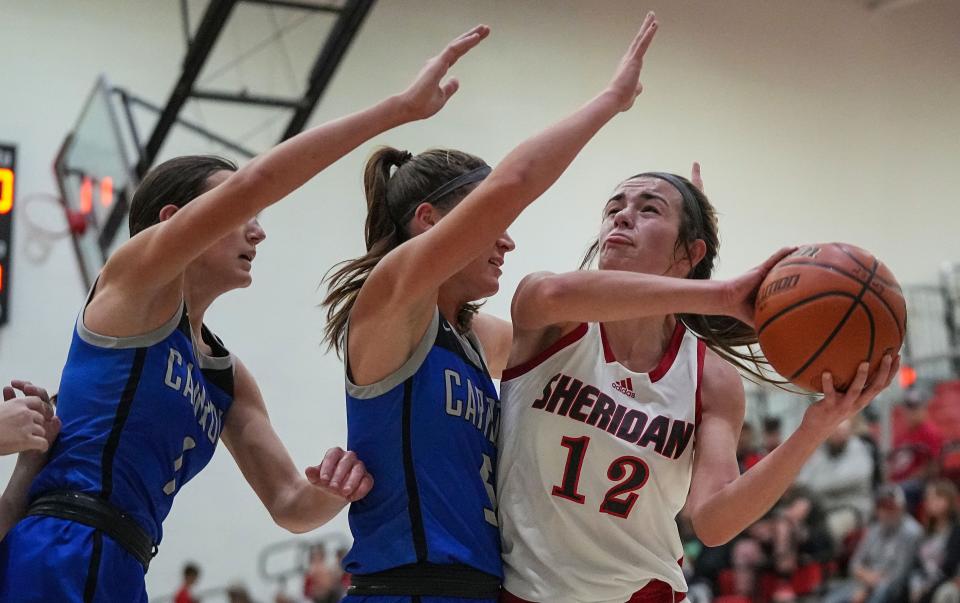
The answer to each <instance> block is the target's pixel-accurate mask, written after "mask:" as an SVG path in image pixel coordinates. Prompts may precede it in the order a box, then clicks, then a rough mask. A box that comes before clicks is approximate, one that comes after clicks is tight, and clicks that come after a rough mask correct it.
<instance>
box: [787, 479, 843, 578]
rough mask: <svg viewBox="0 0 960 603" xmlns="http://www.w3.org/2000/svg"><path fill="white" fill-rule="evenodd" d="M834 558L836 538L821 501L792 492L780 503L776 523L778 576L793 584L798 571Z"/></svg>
mask: <svg viewBox="0 0 960 603" xmlns="http://www.w3.org/2000/svg"><path fill="white" fill-rule="evenodd" d="M832 557H833V538H831V536H830V531H829V529H828V528H827V522H826V514H825V513H824V511H823V507H822V505H821V503H820V501H819V500H818V498H817V496H816V495H815V494H814V493H813V492H812V491H811V490H808V489H806V488H803V487H798V486H795V487H793V488H791V489H790V490H788V491H787V492H786V493H785V494H784V495H783V498H782V499H781V501H780V505H779V507H778V512H777V517H776V520H775V523H774V533H773V560H774V562H773V566H774V572H775V573H776V574H777V575H778V576H779V577H780V578H782V579H785V580H790V579H791V578H793V576H794V575H795V574H796V572H797V570H798V569H801V568H802V567H804V566H807V565H810V564H819V563H825V562H827V561H829V560H830V559H831V558H832ZM801 594H805V593H801Z"/></svg>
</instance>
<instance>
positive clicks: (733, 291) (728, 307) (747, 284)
mask: <svg viewBox="0 0 960 603" xmlns="http://www.w3.org/2000/svg"><path fill="white" fill-rule="evenodd" d="M796 249H797V248H796V247H783V248H781V249H780V250H778V251H777V252H776V253H774V254H773V255H771V256H770V257H769V258H767V260H766V261H765V262H764V263H762V264H760V265H759V266H757V267H756V268H753V269H752V270H749V271H747V272H745V273H744V274H742V275H740V276H738V277H737V278H734V279H731V280H729V281H726V282H725V283H723V287H724V304H723V309H722V311H721V312H717V313H718V314H723V315H725V316H732V317H733V318H736V319H737V320H739V321H740V322H743V323H746V324H748V325H750V326H751V327H753V326H755V325H754V321H753V316H754V313H755V311H754V304H755V303H756V299H757V291H758V290H759V288H760V283H762V282H763V280H764V279H765V278H766V277H767V273H769V272H770V271H771V270H772V269H773V267H774V266H776V265H777V263H779V262H780V260H782V259H783V258H785V257H787V256H788V255H790V254H791V253H793V252H794V251H796Z"/></svg>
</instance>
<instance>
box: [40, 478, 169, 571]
mask: <svg viewBox="0 0 960 603" xmlns="http://www.w3.org/2000/svg"><path fill="white" fill-rule="evenodd" d="M27 515H45V516H47V517H56V518H58V519H67V520H70V521H75V522H77V523H82V524H83V525H85V526H90V527H91V528H96V529H97V530H100V531H101V532H103V533H104V534H106V535H107V536H109V537H110V538H113V539H114V540H115V541H116V542H117V544H119V545H120V546H122V547H123V548H124V549H126V551H127V552H128V553H130V554H131V555H133V556H134V557H135V558H136V559H137V561H139V562H140V563H141V564H142V565H143V571H144V572H146V571H147V569H148V568H149V567H150V560H151V559H153V557H154V556H155V555H156V554H157V546H156V545H155V544H154V543H153V539H152V538H150V535H149V534H147V532H146V531H145V530H144V529H143V528H142V527H140V524H138V523H137V522H136V521H135V520H134V519H133V518H132V517H130V515H128V514H127V513H124V512H122V511H120V510H118V509H117V508H116V507H114V506H113V505H111V504H110V503H108V502H107V501H105V500H103V499H102V498H100V497H97V496H93V495H91V494H87V493H85V492H73V491H61V492H48V493H47V494H42V495H41V496H39V497H38V498H37V499H36V500H34V501H33V503H32V504H31V505H30V508H28V509H27Z"/></svg>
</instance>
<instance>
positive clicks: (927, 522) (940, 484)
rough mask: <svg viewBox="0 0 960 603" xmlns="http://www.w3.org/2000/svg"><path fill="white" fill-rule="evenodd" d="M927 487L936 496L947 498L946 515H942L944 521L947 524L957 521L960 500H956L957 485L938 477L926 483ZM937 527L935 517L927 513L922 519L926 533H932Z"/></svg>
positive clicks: (959, 514) (959, 512)
mask: <svg viewBox="0 0 960 603" xmlns="http://www.w3.org/2000/svg"><path fill="white" fill-rule="evenodd" d="M927 488H929V489H931V490H933V492H934V493H935V494H936V495H937V496H940V497H943V498H945V499H947V515H946V517H944V520H945V522H946V523H947V524H948V525H949V524H955V523H957V519H958V516H960V508H958V507H960V502H958V497H960V495H958V493H957V486H956V485H954V483H953V482H951V481H950V480H948V479H944V478H940V479H935V480H933V481H931V482H930V483H928V484H927ZM938 527H939V526H938V525H937V524H936V520H935V518H933V517H930V515H929V514H927V516H926V518H925V519H924V528H926V531H927V533H928V534H930V533H932V532H933V531H934V530H936V529H937V528H938Z"/></svg>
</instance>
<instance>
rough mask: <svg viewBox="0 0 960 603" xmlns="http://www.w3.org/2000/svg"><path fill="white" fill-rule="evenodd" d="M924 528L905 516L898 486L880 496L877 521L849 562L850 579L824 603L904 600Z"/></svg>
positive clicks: (887, 602)
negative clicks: (908, 578) (908, 577)
mask: <svg viewBox="0 0 960 603" xmlns="http://www.w3.org/2000/svg"><path fill="white" fill-rule="evenodd" d="M922 533H923V528H922V527H921V526H920V524H919V523H917V520H915V519H914V518H913V517H911V516H910V515H909V514H908V513H907V512H906V500H905V499H904V495H903V490H901V489H900V487H899V486H897V485H895V484H891V485H888V486H884V487H882V488H881V489H880V492H879V493H878V494H877V502H876V520H875V521H874V522H873V523H871V524H870V526H869V527H868V528H867V533H866V535H865V536H864V537H863V540H861V541H860V544H859V545H858V546H857V550H856V551H855V552H854V554H853V558H852V559H851V560H850V576H851V577H850V579H848V580H844V581H842V582H840V583H838V584H837V585H835V586H833V587H832V588H831V589H830V591H829V592H828V593H827V595H826V597H825V598H824V603H898V602H900V601H904V600H905V596H904V592H905V590H906V580H907V574H908V572H909V571H910V567H911V564H912V562H913V559H914V555H915V554H916V550H917V543H918V542H919V541H920V537H921V535H922Z"/></svg>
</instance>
